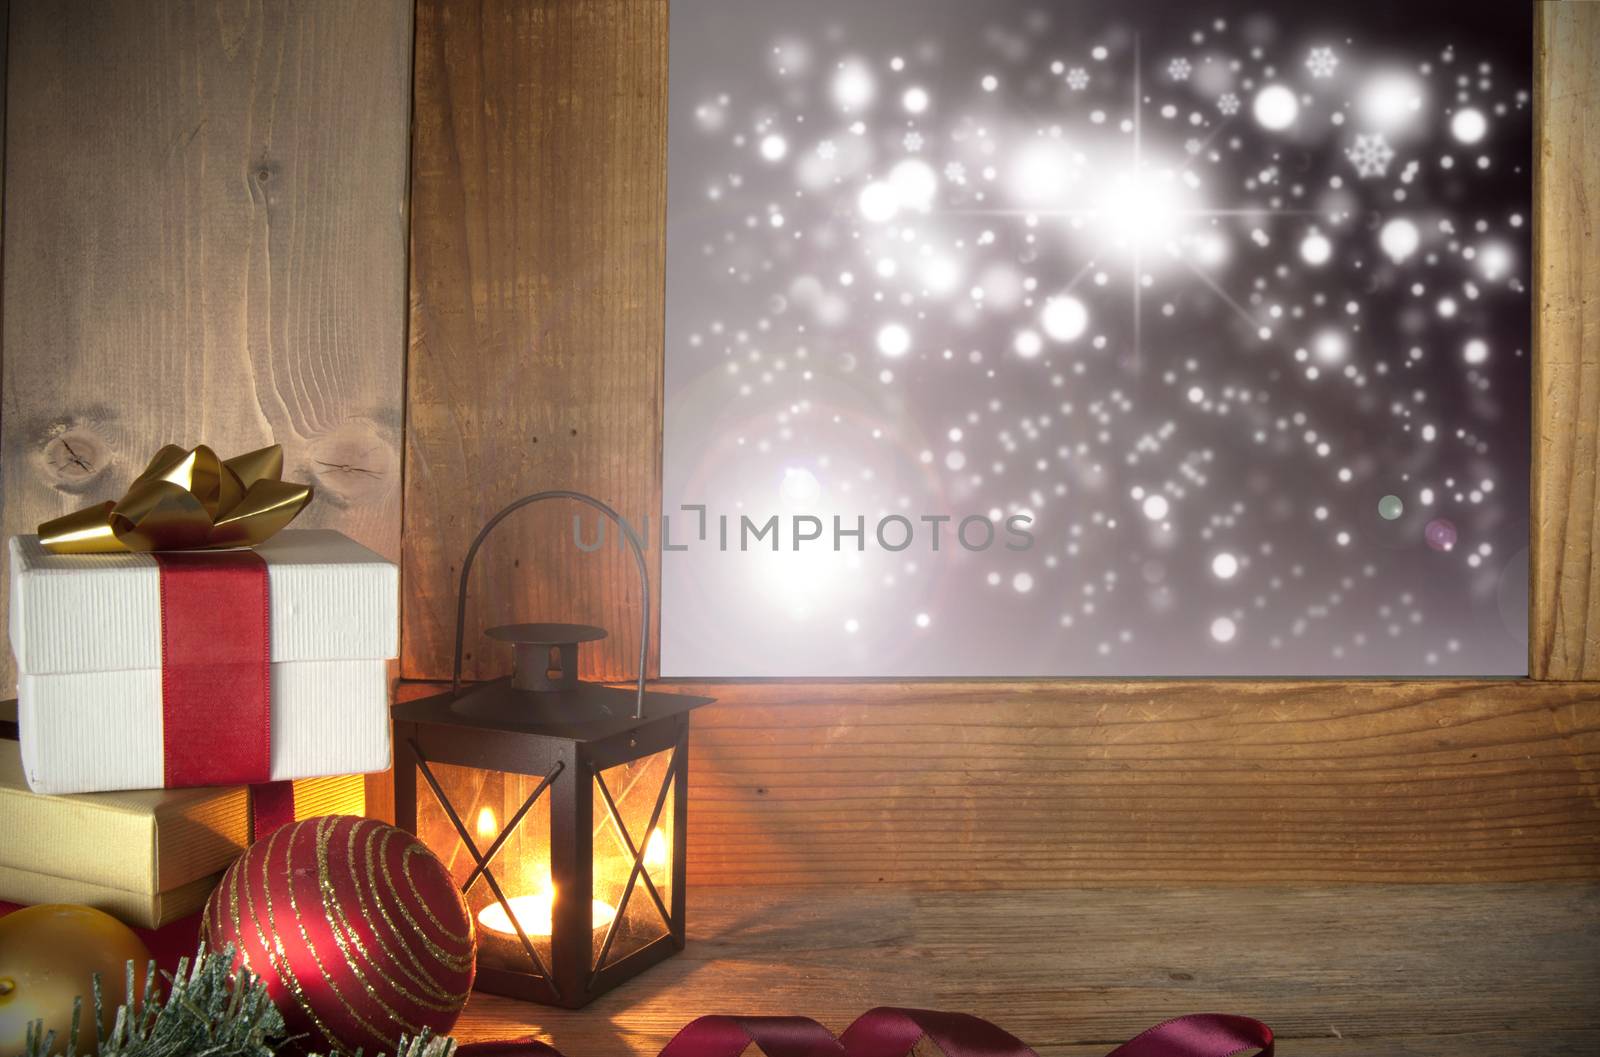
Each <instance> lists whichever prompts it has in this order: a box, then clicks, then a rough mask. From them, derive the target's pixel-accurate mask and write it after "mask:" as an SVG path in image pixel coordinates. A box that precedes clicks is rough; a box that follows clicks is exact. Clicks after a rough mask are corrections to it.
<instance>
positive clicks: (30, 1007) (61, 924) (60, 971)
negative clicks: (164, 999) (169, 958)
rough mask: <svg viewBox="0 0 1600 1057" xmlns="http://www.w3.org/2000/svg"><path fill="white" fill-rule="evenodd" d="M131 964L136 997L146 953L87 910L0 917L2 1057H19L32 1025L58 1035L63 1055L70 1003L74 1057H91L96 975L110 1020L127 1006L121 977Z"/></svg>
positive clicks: (126, 933) (107, 919) (57, 907)
mask: <svg viewBox="0 0 1600 1057" xmlns="http://www.w3.org/2000/svg"><path fill="white" fill-rule="evenodd" d="M130 959H131V960H132V961H133V964H134V988H135V990H136V991H137V992H141V993H142V992H143V991H144V976H145V969H146V966H147V964H148V963H149V961H150V952H149V950H147V949H146V948H145V945H144V943H143V941H141V940H140V939H139V937H138V936H137V935H135V933H134V931H133V930H132V929H130V928H129V927H128V926H126V925H124V924H123V923H122V922H120V921H118V920H117V919H116V918H114V917H112V916H111V915H110V914H106V913H104V912H102V911H99V910H95V909H93V908H92V907H81V906H66V905H61V904H52V905H47V906H37V907H27V908H25V909H22V910H17V911H13V912H12V913H10V914H7V915H6V916H5V917H0V1054H14V1053H20V1052H21V1051H22V1048H23V1046H24V1045H25V1044H26V1041H27V1035H28V1024H29V1023H30V1022H31V1021H35V1020H43V1021H44V1030H45V1031H54V1032H55V1033H56V1043H55V1052H61V1053H65V1052H66V1048H67V1037H68V1036H69V1035H70V1034H71V1033H72V1003H73V1000H74V999H76V998H79V997H81V998H82V999H83V1013H82V1014H81V1015H80V1018H79V1021H78V1052H79V1053H84V1052H88V1053H93V1052H94V1047H95V1043H96V1042H97V1038H96V1035H97V1032H96V1031H95V1023H94V974H95V973H99V974H100V991H101V993H102V994H103V995H104V996H105V998H104V1002H105V1008H106V1015H107V1016H110V1015H111V1014H112V1013H113V1012H114V1011H115V1010H116V1008H117V1006H119V1005H121V1004H122V1003H124V1002H126V1001H128V995H127V994H126V993H125V985H126V981H127V978H126V975H125V973H126V966H127V964H128V961H129V960H130Z"/></svg>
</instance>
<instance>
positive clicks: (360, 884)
mask: <svg viewBox="0 0 1600 1057" xmlns="http://www.w3.org/2000/svg"><path fill="white" fill-rule="evenodd" d="M205 936H206V943H207V945H208V946H209V947H210V948H211V949H212V950H214V951H221V950H223V949H224V948H225V947H227V946H228V945H229V944H232V945H233V948H234V951H235V966H236V967H237V966H238V965H241V964H242V965H244V966H245V967H246V968H248V969H249V970H250V971H251V972H252V973H255V974H256V975H257V976H259V977H261V979H262V980H263V981H265V982H266V985H267V991H268V993H269V994H270V995H271V996H272V1001H273V1002H274V1003H275V1004H276V1005H277V1007H278V1009H279V1011H280V1012H281V1013H282V1014H283V1019H284V1021H285V1023H286V1024H287V1026H288V1028H289V1031H290V1033H291V1034H295V1035H301V1034H304V1035H308V1036H310V1038H309V1039H308V1040H307V1043H306V1045H308V1046H309V1047H311V1048H313V1049H320V1048H322V1047H323V1043H324V1041H325V1043H326V1045H327V1046H330V1047H332V1048H334V1049H336V1050H339V1051H343V1052H350V1051H353V1050H355V1049H356V1048H357V1047H360V1048H362V1049H365V1050H366V1052H368V1053H393V1052H394V1047H395V1045H396V1043H397V1042H398V1041H399V1039H400V1036H401V1035H402V1034H405V1035H415V1034H417V1033H418V1032H419V1031H421V1030H422V1029H424V1028H429V1029H432V1030H433V1031H434V1032H435V1033H437V1034H445V1033H447V1032H448V1031H449V1030H450V1028H451V1026H452V1025H454V1024H455V1022H456V1017H457V1016H459V1015H460V1013H461V1008H462V1007H463V1006H464V1005H466V1002H467V995H468V994H469V993H470V992H471V990H472V973H473V961H474V956H475V953H476V939H475V937H474V934H473V927H472V918H471V917H470V916H469V914H468V913H467V906H466V903H465V902H464V901H463V900H462V898H461V893H460V892H458V891H457V890H456V886H455V884H454V883H453V882H452V881H451V879H450V873H449V871H448V870H447V869H446V868H445V865H444V864H443V863H442V862H440V861H439V860H438V858H437V857H436V856H435V855H434V854H433V853H432V852H430V851H429V850H428V849H427V848H426V847H424V846H423V845H422V843H421V842H420V841H418V840H417V838H416V837H414V836H412V835H411V834H409V833H406V832H405V831H403V830H399V829H395V828H394V827H393V826H388V825H385V824H384V823H382V822H377V821H375V820H373V819H363V818H354V817H350V816H345V815H329V816H325V817H323V818H311V819H306V820H305V821H303V822H296V823H293V824H292V825H288V826H284V827H283V828H282V829H279V830H277V831H276V832H274V833H272V834H271V835H270V836H267V837H264V838H262V839H261V840H258V841H256V842H255V843H254V844H252V845H251V846H250V848H249V850H247V851H246V852H245V853H244V855H243V856H241V857H240V858H239V860H238V861H237V862H235V863H234V864H233V865H232V866H231V867H229V869H228V872H227V873H226V874H225V875H223V878H222V884H221V885H220V886H219V887H218V888H217V890H216V891H215V892H213V893H212V894H211V900H210V901H209V902H208V903H207V904H206V912H205Z"/></svg>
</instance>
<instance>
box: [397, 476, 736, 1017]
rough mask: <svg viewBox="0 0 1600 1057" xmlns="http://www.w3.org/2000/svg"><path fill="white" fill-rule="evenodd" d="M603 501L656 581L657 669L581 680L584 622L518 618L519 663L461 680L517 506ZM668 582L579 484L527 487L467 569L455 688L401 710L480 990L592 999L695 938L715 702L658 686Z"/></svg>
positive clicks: (644, 619) (589, 630)
mask: <svg viewBox="0 0 1600 1057" xmlns="http://www.w3.org/2000/svg"><path fill="white" fill-rule="evenodd" d="M546 499H570V500H575V501H577V502H580V503H585V504H587V505H589V506H591V507H593V508H595V509H596V510H599V511H600V512H601V513H603V514H604V515H605V516H606V517H608V518H609V519H610V520H611V521H612V522H613V523H614V524H615V525H616V526H617V527H618V529H619V530H620V531H621V532H622V534H623V535H624V536H625V537H626V539H627V541H628V543H629V545H630V547H631V549H632V551H633V555H634V557H635V559H636V560H637V563H638V567H639V577H640V582H641V587H642V595H643V597H642V604H641V607H640V629H639V677H638V681H637V683H636V685H635V686H634V687H631V688H627V689H621V688H616V687H608V686H601V685H597V684H594V683H587V682H583V681H580V680H579V679H578V677H577V672H578V649H579V646H580V645H581V644H582V643H585V642H592V641H594V640H596V639H600V638H604V637H605V634H606V633H605V631H603V630H601V629H600V628H593V627H586V626H583V625H576V624H516V625H512V626H509V627H499V628H492V629H490V630H489V632H488V635H489V637H490V638H493V639H498V640H501V641H507V642H510V643H512V644H513V646H514V648H515V654H516V662H515V670H514V672H513V674H512V675H510V676H509V677H506V678H502V679H497V680H495V681H493V682H488V683H480V684H476V685H471V686H463V685H462V683H461V656H462V638H463V628H462V623H463V620H464V618H465V614H466V602H467V578H468V575H469V574H470V572H471V570H472V562H473V559H474V558H475V557H476V556H477V552H478V548H479V547H480V546H481V545H482V544H483V541H484V539H485V538H486V537H487V536H488V535H489V533H490V532H491V531H492V530H493V529H494V528H495V526H496V525H498V524H499V523H500V522H501V521H502V520H504V519H505V518H506V517H507V516H508V515H509V514H511V513H513V512H514V511H516V510H519V509H521V508H522V507H524V506H527V505H529V504H531V503H536V502H539V501H541V500H546ZM649 614H650V588H649V581H648V579H647V576H646V567H645V560H644V552H643V549H642V545H641V544H640V542H639V538H638V536H637V535H636V534H635V533H634V531H633V529H632V528H631V527H629V526H628V525H627V523H626V522H624V521H623V520H622V519H621V518H620V517H619V516H618V515H617V513H616V512H615V511H614V510H612V509H611V508H610V507H609V506H606V505H605V504H604V503H601V502H599V501H598V500H595V499H593V498H591V497H589V496H586V495H583V494H581V493H578V492H568V491H552V492H540V493H536V494H534V495H530V496H526V497H524V498H522V499H520V500H518V501H517V502H515V503H513V504H511V505H510V506H508V507H507V508H506V509H504V510H502V511H501V512H500V513H498V514H496V515H495V516H494V517H493V518H492V519H490V521H489V523H488V524H487V525H485V526H484V527H483V530H482V531H481V532H479V533H478V537H477V539H475V540H474V541H473V543H472V547H471V548H470V549H469V550H468V551H467V556H466V560H465V561H464V562H463V564H462V567H461V587H460V592H459V594H458V596H457V604H456V642H455V660H454V672H453V676H452V678H451V688H450V692H449V693H445V694H439V695H436V696H433V697H428V698H425V699H420V700H416V701H407V702H401V703H399V704H397V705H396V706H395V710H394V716H395V741H394V744H395V769H394V773H395V815H396V821H397V823H398V824H399V825H400V826H401V827H402V828H404V829H408V830H410V831H412V832H413V833H416V834H417V835H418V836H419V837H420V838H421V839H422V842H423V843H424V844H426V845H427V846H428V848H429V849H430V850H432V851H433V852H435V853H436V854H437V855H438V856H439V858H440V859H442V860H443V861H444V862H445V864H446V865H447V866H448V867H449V868H450V871H451V876H452V877H454V878H455V880H456V883H457V884H458V885H460V887H461V891H462V893H463V895H464V896H465V898H466V900H467V905H468V907H469V909H470V910H471V912H472V916H473V919H474V922H475V924H476V928H477V933H478V972H477V982H476V985H475V986H477V987H478V988H479V989H480V990H483V991H489V992H492V993H495V994H502V995H509V996H512V997H514V998H521V999H526V1000H531V1001H535V1002H544V1003H547V1004H551V1005H560V1006H566V1007H569V1008H576V1007H578V1006H582V1005H584V1004H586V1003H588V1002H589V1001H590V1000H592V999H594V998H595V997H597V996H598V995H600V994H603V993H604V992H606V991H608V990H610V989H611V988H613V987H615V986H616V985H617V984H619V983H621V982H622V981H624V980H627V979H628V978H630V977H632V976H634V975H635V974H637V973H639V972H641V971H642V970H644V969H646V968H648V967H649V966H651V965H654V964H655V963H656V962H659V961H661V960H662V959H663V958H666V957H668V956H669V955H671V954H673V953H675V952H677V951H679V950H681V949H683V943H684V901H685V900H684V895H685V892H684V848H685V837H686V835H687V827H686V819H687V808H688V785H687V779H688V750H689V713H690V710H691V709H693V708H695V707H697V706H699V705H702V704H706V703H708V702H709V701H710V700H711V699H710V698H704V697H690V696H688V695H684V694H665V693H655V692H647V691H646V689H645V658H646V648H647V643H648V636H649V620H650V616H649Z"/></svg>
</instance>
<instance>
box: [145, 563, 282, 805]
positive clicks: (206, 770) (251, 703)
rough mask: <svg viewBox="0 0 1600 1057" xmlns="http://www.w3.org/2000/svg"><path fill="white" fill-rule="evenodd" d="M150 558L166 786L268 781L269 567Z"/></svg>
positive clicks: (269, 757)
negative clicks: (155, 570) (156, 583)
mask: <svg viewBox="0 0 1600 1057" xmlns="http://www.w3.org/2000/svg"><path fill="white" fill-rule="evenodd" d="M155 559H156V564H157V565H159V566H160V568H161V723H162V728H161V751H162V758H163V761H164V764H165V779H166V780H165V785H166V787H167V788H169V789H176V788H181V787H184V786H194V785H245V784H249V783H253V782H266V781H270V780H271V778H272V733H271V721H272V712H271V706H272V682H271V675H270V670H269V663H270V661H271V654H270V652H269V650H270V645H269V641H268V627H269V625H268V622H267V613H268V605H269V599H268V594H267V563H266V562H265V561H263V560H262V558H261V556H260V555H259V554H257V553H255V552H254V551H243V550H241V551H223V552H220V553H209V554H207V553H194V552H189V553H184V552H178V553H172V554H157V555H156V556H155Z"/></svg>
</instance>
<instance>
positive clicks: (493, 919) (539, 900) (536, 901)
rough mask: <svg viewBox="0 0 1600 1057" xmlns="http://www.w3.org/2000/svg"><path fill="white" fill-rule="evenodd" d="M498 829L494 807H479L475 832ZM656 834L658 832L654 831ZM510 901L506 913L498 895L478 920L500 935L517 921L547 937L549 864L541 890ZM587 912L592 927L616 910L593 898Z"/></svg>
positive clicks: (551, 909) (551, 902) (551, 901)
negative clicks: (514, 917)
mask: <svg viewBox="0 0 1600 1057" xmlns="http://www.w3.org/2000/svg"><path fill="white" fill-rule="evenodd" d="M498 831H499V822H498V820H496V818H495V815H494V811H493V810H492V809H490V808H487V807H484V808H480V809H479V810H478V836H480V837H493V836H494V835H495V834H496V833H497V832H498ZM656 835H657V836H659V835H660V834H659V833H657V834H656ZM506 902H507V903H510V904H511V913H510V914H507V913H506V908H505V907H504V906H503V905H502V904H501V903H500V901H499V900H498V899H497V900H495V901H494V902H493V903H490V904H489V905H488V906H486V907H484V908H483V909H482V910H480V911H478V924H480V925H482V926H483V927H484V928H486V929H488V930H489V931H490V932H494V933H498V934H499V935H501V936H515V935H516V934H517V928H516V925H521V926H522V932H523V934H524V935H526V936H529V937H543V938H546V939H548V938H549V936H550V934H551V932H552V931H553V918H554V915H555V903H556V897H555V884H554V883H553V882H552V881H551V880H550V874H549V866H548V865H546V867H545V877H544V884H543V886H542V890H541V891H539V892H538V893H537V894H534V895H524V896H510V897H509V898H507V899H506ZM590 913H591V914H592V915H593V921H594V924H593V926H592V927H593V928H595V929H603V928H605V927H606V926H607V925H609V924H611V922H612V921H613V920H615V919H616V916H617V910H616V908H615V907H613V906H612V905H611V904H610V903H607V902H605V901H604V900H601V899H596V900H595V901H594V906H593V908H592V909H591V911H590ZM513 914H514V915H516V925H513V924H512V923H511V922H512V915H513Z"/></svg>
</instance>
